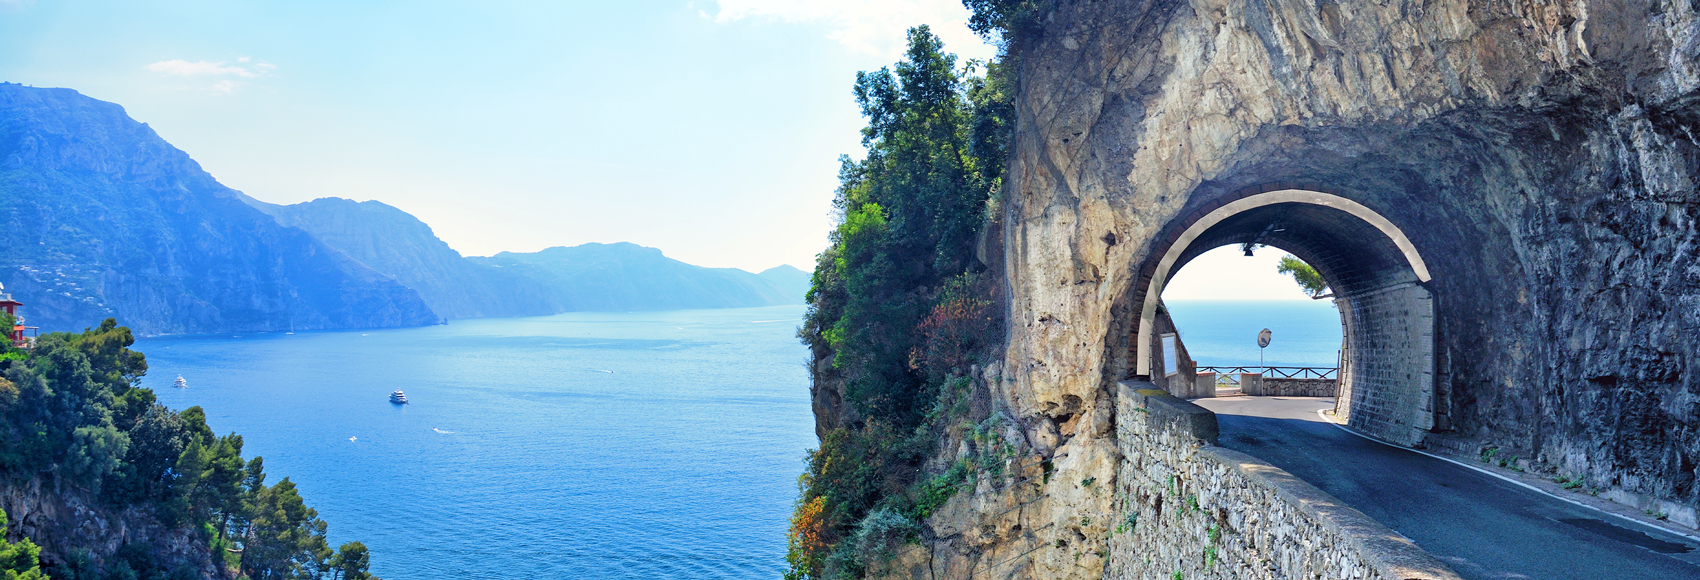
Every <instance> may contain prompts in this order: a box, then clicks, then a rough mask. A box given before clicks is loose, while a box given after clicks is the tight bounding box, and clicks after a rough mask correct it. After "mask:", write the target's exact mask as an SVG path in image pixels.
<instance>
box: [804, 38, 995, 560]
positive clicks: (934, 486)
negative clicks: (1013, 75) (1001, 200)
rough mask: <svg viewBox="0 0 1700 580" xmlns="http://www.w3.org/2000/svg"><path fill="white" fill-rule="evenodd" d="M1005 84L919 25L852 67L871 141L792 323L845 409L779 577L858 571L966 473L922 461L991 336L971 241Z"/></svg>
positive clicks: (807, 492) (991, 206) (982, 211)
mask: <svg viewBox="0 0 1700 580" xmlns="http://www.w3.org/2000/svg"><path fill="white" fill-rule="evenodd" d="M1009 83H1010V80H1009V77H1008V74H1007V69H1005V68H1004V67H1003V66H1002V65H1001V64H1000V63H998V62H992V63H990V64H986V65H982V64H981V63H975V62H970V63H967V65H966V66H964V67H961V68H958V67H957V65H956V57H955V56H953V55H950V54H946V53H944V52H943V51H942V44H941V43H940V41H939V39H938V38H937V37H936V36H934V35H933V34H932V33H931V31H929V30H928V29H927V28H926V27H925V26H922V27H919V28H915V29H912V30H910V31H909V45H908V51H907V53H906V55H905V58H904V60H903V61H902V62H899V63H898V64H897V65H896V66H895V67H893V68H892V69H881V70H879V71H877V72H872V73H867V72H864V73H860V74H858V75H857V78H856V85H855V95H856V101H857V104H858V105H860V106H861V109H862V113H863V115H865V116H866V117H867V119H868V126H867V127H866V128H864V129H863V130H862V142H863V144H864V145H865V146H866V147H867V149H868V155H867V157H866V158H865V159H863V160H861V161H853V160H850V159H848V158H844V159H843V161H842V169H841V170H840V182H841V183H840V186H839V189H838V194H837V198H836V199H835V201H834V203H835V206H836V208H837V209H838V211H839V212H841V214H840V215H841V219H840V222H839V224H838V227H837V229H836V230H835V231H834V232H833V234H832V237H831V242H832V243H831V245H830V247H828V248H827V250H826V251H825V252H822V253H821V254H820V256H819V260H818V262H817V264H816V268H815V273H814V286H813V288H812V289H811V290H810V293H809V297H808V298H809V302H810V309H809V313H808V316H807V318H806V320H805V323H804V325H803V328H802V329H801V330H800V331H799V336H800V337H801V338H802V339H803V341H804V342H805V343H807V344H808V345H809V346H810V347H811V349H812V350H813V352H814V356H815V357H816V360H817V361H827V360H830V361H831V363H830V365H825V364H817V365H816V366H815V368H816V376H815V377H814V381H815V383H816V385H817V388H836V389H841V394H842V397H843V401H844V403H845V407H846V409H845V410H844V415H845V418H844V419H845V420H843V421H841V422H840V423H841V424H842V426H841V427H838V428H835V429H831V430H830V431H829V432H826V433H825V434H824V435H823V437H822V439H821V444H820V448H819V449H816V450H814V451H811V452H810V453H809V456H808V458H807V463H808V464H807V470H806V472H805V473H804V475H803V476H802V478H801V481H800V490H801V496H800V497H799V500H798V504H797V510H796V512H795V514H794V515H793V517H792V525H791V531H790V537H789V540H790V542H789V547H790V549H789V553H788V554H787V561H788V563H789V564H790V571H789V572H788V573H787V575H786V576H787V578H829V577H856V576H860V575H861V574H862V572H863V569H862V566H863V563H864V562H865V561H866V560H868V559H869V558H870V557H871V556H873V555H875V554H878V553H880V552H882V551H888V550H889V548H891V546H892V544H893V543H894V542H900V541H903V540H905V539H907V538H909V537H911V536H912V535H913V534H914V533H915V531H916V530H917V529H919V526H918V525H917V523H916V522H917V520H920V519H924V518H925V517H926V516H927V515H929V514H930V513H931V512H932V511H933V510H934V509H936V508H937V507H938V506H939V505H940V504H941V503H942V502H943V500H944V499H947V498H948V497H949V496H950V495H951V493H953V492H954V490H955V489H956V488H957V487H958V486H959V485H961V484H962V483H963V482H964V480H965V479H966V478H967V477H969V472H970V471H971V470H969V469H966V468H965V467H963V466H962V465H960V464H956V465H953V466H952V467H951V468H949V469H946V470H945V471H944V472H943V473H936V474H934V473H923V471H924V470H923V469H922V463H923V461H924V460H925V459H926V458H927V456H928V455H929V454H930V453H931V452H932V451H933V446H934V444H935V442H936V441H937V440H938V439H939V437H938V433H937V432H938V430H940V429H943V428H946V426H947V424H948V423H950V422H951V421H953V420H955V419H953V417H955V416H956V415H958V414H959V413H952V409H954V408H956V407H958V406H960V403H961V402H962V396H961V393H962V392H963V391H964V389H965V388H966V386H967V385H968V384H969V383H970V382H971V380H972V379H971V378H970V377H969V376H967V375H968V374H969V369H970V368H971V365H973V364H975V363H977V362H981V361H985V360H989V358H990V353H991V351H992V350H993V348H994V347H995V346H996V344H995V343H996V342H998V337H999V336H1000V334H999V332H998V331H999V321H998V316H997V309H996V308H995V307H994V300H993V296H994V294H995V291H994V288H995V287H994V286H993V285H992V284H991V283H990V282H989V279H990V277H989V276H985V275H982V274H981V272H982V271H983V270H984V269H985V265H984V264H981V263H979V262H978V261H977V259H976V256H975V249H976V241H977V240H978V239H979V237H980V235H981V230H982V229H983V228H984V227H986V225H987V224H988V222H989V221H990V216H991V215H992V214H993V213H994V212H995V199H996V195H995V194H996V192H997V191H998V190H999V189H1000V187H1001V185H1002V178H1003V174H1004V164H1005V158H1006V156H1007V151H1006V144H1007V143H1008V141H1009V132H1010V128H1011V125H1012V123H1013V119H1014V113H1013V105H1012V102H1011V100H1010V95H1011V91H1010V85H1009Z"/></svg>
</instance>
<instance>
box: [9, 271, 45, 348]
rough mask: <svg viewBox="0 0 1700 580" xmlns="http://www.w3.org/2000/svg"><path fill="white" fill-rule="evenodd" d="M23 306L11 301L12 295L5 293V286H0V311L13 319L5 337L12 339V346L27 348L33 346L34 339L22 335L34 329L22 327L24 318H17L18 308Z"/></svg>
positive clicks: (32, 327)
mask: <svg viewBox="0 0 1700 580" xmlns="http://www.w3.org/2000/svg"><path fill="white" fill-rule="evenodd" d="M23 305H24V303H22V302H18V301H17V300H13V299H12V295H11V294H7V293H6V286H5V285H3V284H0V311H5V312H6V313H7V314H10V315H12V317H13V318H14V321H13V322H12V328H10V329H8V330H7V331H6V337H7V338H10V339H12V346H15V347H18V348H29V347H32V346H35V337H34V336H24V333H25V332H28V331H33V330H36V327H34V326H24V317H22V316H18V307H19V306H23ZM30 334H34V333H33V332H31V333H30Z"/></svg>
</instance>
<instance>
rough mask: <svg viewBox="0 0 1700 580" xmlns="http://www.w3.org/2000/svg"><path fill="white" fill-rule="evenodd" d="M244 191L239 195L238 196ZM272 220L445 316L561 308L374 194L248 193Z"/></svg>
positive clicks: (531, 283) (537, 288)
mask: <svg viewBox="0 0 1700 580" xmlns="http://www.w3.org/2000/svg"><path fill="white" fill-rule="evenodd" d="M244 197H245V196H244ZM245 201H247V202H248V203H249V205H252V206H254V207H255V208H258V209H259V210H260V211H264V212H266V213H267V214H269V215H271V216H272V217H274V218H277V221H278V223H281V224H283V225H286V226H289V227H295V228H301V229H303V230H306V231H307V232H308V233H310V234H313V237H315V238H317V239H318V240H319V241H321V242H324V243H325V244H326V245H328V246H330V247H332V248H336V249H337V250H340V251H342V252H343V253H345V254H348V255H349V257H352V258H354V259H355V260H357V261H359V262H360V263H361V264H364V265H366V266H368V267H370V268H372V269H373V270H376V271H378V272H382V273H384V274H388V275H390V276H392V277H394V278H395V279H396V281H398V282H401V283H402V284H403V285H405V286H407V287H408V288H412V289H414V290H417V291H418V292H419V296H420V298H423V299H424V300H425V303H426V304H427V305H429V306H430V307H431V310H433V311H435V312H436V313H437V314H440V315H442V316H445V317H449V318H477V317H483V316H543V315H548V314H555V313H558V312H561V310H560V308H559V305H557V304H556V303H555V301H554V300H553V299H552V298H550V296H549V290H548V288H547V287H545V286H544V285H542V284H541V283H539V282H538V281H536V280H532V279H530V278H525V277H523V276H519V275H517V274H514V273H510V272H507V271H504V270H502V269H499V268H491V267H488V266H484V265H480V264H477V263H474V262H472V261H469V260H467V259H466V258H463V257H461V255H460V252H456V251H455V250H454V248H450V247H449V245H448V244H446V243H443V241H442V240H440V239H438V238H437V236H436V234H434V233H432V231H431V226H428V225H425V222H422V221H419V218H416V217H413V215H412V214H409V213H407V212H404V211H401V210H399V209H396V208H394V207H391V206H388V205H385V204H383V203H380V202H377V201H365V202H355V201H354V200H349V199H341V198H335V197H327V198H322V199H316V200H313V201H309V202H305V203H297V204H294V205H276V204H270V203H265V202H262V201H258V200H254V199H253V198H246V199H245Z"/></svg>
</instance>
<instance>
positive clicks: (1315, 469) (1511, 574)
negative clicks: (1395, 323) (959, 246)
mask: <svg viewBox="0 0 1700 580" xmlns="http://www.w3.org/2000/svg"><path fill="white" fill-rule="evenodd" d="M1193 402H1194V403H1198V404H1199V405H1200V406H1203V407H1205V408H1207V409H1210V410H1211V411H1215V412H1216V419H1217V421H1218V423H1219V424H1220V426H1221V436H1220V438H1219V444H1220V445H1221V446H1222V447H1226V448H1229V449H1233V450H1235V451H1240V452H1242V453H1246V454H1249V455H1252V456H1254V457H1257V458H1260V459H1263V460H1264V461H1268V462H1270V463H1272V464H1274V465H1275V466H1276V467H1280V468H1281V469H1285V470H1287V471H1288V472H1290V473H1292V474H1293V475H1295V476H1298V477H1299V478H1300V479H1303V480H1305V481H1308V482H1310V483H1311V484H1312V485H1315V486H1317V487H1319V488H1322V490H1323V491H1326V492H1328V493H1330V494H1333V495H1334V496H1335V497H1338V498H1340V500H1341V501H1344V502H1346V503H1347V504H1349V505H1351V506H1352V507H1354V508H1357V509H1358V510H1359V511H1362V512H1364V513H1365V514H1368V515H1369V517H1371V518H1374V519H1375V520H1376V521H1379V522H1381V523H1382V524H1384V525H1386V526H1387V527H1389V528H1393V530H1394V531H1397V532H1399V533H1400V534H1404V535H1405V537H1408V538H1410V539H1411V540H1412V541H1414V542H1416V543H1417V545H1418V546H1421V547H1422V548H1423V549H1424V550H1427V551H1428V552H1429V553H1430V554H1433V555H1434V556H1435V557H1437V558H1440V559H1441V560H1443V561H1445V562H1446V563H1447V564H1449V565H1451V566H1452V569H1453V570H1456V571H1457V572H1458V574H1459V575H1461V576H1463V577H1465V578H1470V579H1492V580H1503V579H1534V580H1549V579H1550V580H1564V579H1575V580H1602V579H1625V580H1628V579H1647V580H1700V545H1697V543H1696V542H1695V541H1693V540H1690V539H1687V538H1684V537H1682V536H1680V535H1677V534H1671V533H1666V532H1659V531H1655V530H1652V529H1649V528H1646V527H1644V526H1640V525H1636V524H1632V523H1629V522H1626V521H1623V520H1622V519H1619V518H1617V517H1614V516H1610V515H1606V514H1603V513H1600V512H1598V511H1594V510H1591V509H1588V508H1584V507H1581V506H1577V505H1575V504H1571V503H1569V502H1565V501H1562V500H1559V499H1556V498H1553V497H1551V496H1548V495H1545V494H1542V493H1538V492H1535V491H1532V490H1529V489H1527V488H1524V487H1521V486H1518V485H1515V484H1512V483H1510V482H1507V481H1504V480H1501V479H1499V478H1496V477H1492V476H1489V475H1486V474H1483V473H1481V472H1478V471H1475V470H1471V469H1465V468H1463V467H1459V466H1458V465H1455V464H1452V463H1449V462H1446V461H1442V460H1439V459H1435V458H1433V457H1429V456H1426V455H1422V454H1420V453H1416V452H1413V451H1410V450H1408V449H1401V448H1398V447H1393V446H1389V445H1384V444H1381V443H1376V442H1373V441H1370V440H1367V439H1364V438H1362V437H1358V436H1356V435H1353V434H1351V433H1347V432H1346V431H1345V430H1343V429H1341V428H1339V427H1337V426H1334V425H1332V424H1330V423H1325V422H1323V420H1322V419H1321V418H1320V417H1318V416H1317V414H1316V411H1317V410H1318V409H1328V408H1333V406H1334V402H1333V399H1325V398H1310V397H1226V398H1216V399H1198V400H1195V401H1193Z"/></svg>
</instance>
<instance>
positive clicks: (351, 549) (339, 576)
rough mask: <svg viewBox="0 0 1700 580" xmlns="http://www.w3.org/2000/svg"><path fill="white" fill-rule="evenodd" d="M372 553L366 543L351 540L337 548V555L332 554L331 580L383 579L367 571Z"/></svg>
mask: <svg viewBox="0 0 1700 580" xmlns="http://www.w3.org/2000/svg"><path fill="white" fill-rule="evenodd" d="M371 559H372V558H371V554H369V553H367V551H366V544H362V543H360V542H349V543H346V544H343V545H342V546H340V547H338V548H337V549H336V555H335V556H331V562H330V565H331V580H381V579H380V578H378V577H377V576H373V575H372V574H371V573H370V572H367V571H366V568H367V566H370V565H371Z"/></svg>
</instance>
